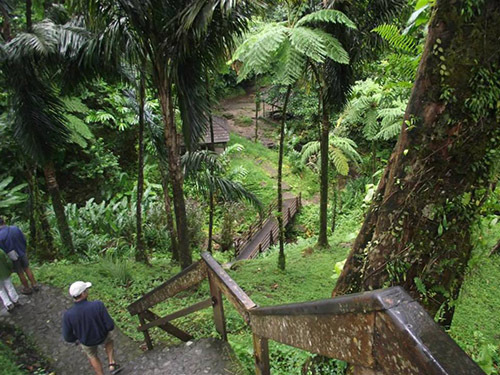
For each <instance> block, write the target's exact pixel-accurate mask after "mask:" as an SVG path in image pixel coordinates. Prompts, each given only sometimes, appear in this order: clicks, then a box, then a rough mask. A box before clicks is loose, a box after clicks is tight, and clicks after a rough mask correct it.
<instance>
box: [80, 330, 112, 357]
mask: <svg viewBox="0 0 500 375" xmlns="http://www.w3.org/2000/svg"><path fill="white" fill-rule="evenodd" d="M113 338H114V331H109V332H108V335H107V336H106V338H105V339H104V341H103V342H102V343H100V344H99V345H107V344H109V343H113V342H114V340H113ZM99 345H95V346H87V345H83V344H80V346H81V347H82V350H83V352H84V353H85V354H86V355H87V357H89V358H96V357H97V348H98V347H99Z"/></svg>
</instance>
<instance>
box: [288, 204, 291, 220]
mask: <svg viewBox="0 0 500 375" xmlns="http://www.w3.org/2000/svg"><path fill="white" fill-rule="evenodd" d="M290 217H291V215H290V207H288V221H287V222H290Z"/></svg>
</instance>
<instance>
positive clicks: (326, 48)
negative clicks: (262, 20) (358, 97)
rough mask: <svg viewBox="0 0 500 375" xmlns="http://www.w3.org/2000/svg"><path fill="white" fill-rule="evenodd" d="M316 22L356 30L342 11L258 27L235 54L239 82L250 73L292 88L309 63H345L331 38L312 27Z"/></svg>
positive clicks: (344, 53) (328, 11) (343, 51)
mask: <svg viewBox="0 0 500 375" xmlns="http://www.w3.org/2000/svg"><path fill="white" fill-rule="evenodd" d="M319 23H323V24H341V25H344V26H346V27H348V28H355V27H356V26H355V25H354V23H353V22H352V21H351V20H350V19H349V18H348V17H347V16H346V15H345V14H343V13H342V12H339V11H336V10H332V9H325V10H320V11H317V12H314V13H311V14H308V15H305V16H303V17H301V18H300V19H299V20H298V21H297V22H294V21H293V20H289V21H286V22H273V23H268V24H265V25H264V26H262V27H260V28H259V29H258V30H257V31H256V32H255V33H254V34H253V35H250V36H249V37H248V38H247V39H246V40H245V41H244V42H243V43H242V44H241V45H240V47H239V48H238V49H237V50H236V51H235V53H234V55H233V61H240V62H242V63H243V66H242V69H241V70H240V71H239V80H240V81H241V80H244V79H245V78H247V77H248V76H249V75H250V74H252V73H253V74H264V73H271V74H272V76H273V78H274V81H275V82H277V83H280V84H283V85H293V84H294V83H295V82H297V80H298V79H299V78H300V77H301V76H302V74H303V72H304V70H305V69H306V64H307V63H308V62H313V63H322V62H324V61H325V59H326V58H329V59H331V60H333V61H335V62H338V63H340V64H348V63H349V56H348V54H347V52H346V50H345V49H344V48H343V47H342V45H341V44H340V42H339V41H338V40H337V39H336V38H335V37H333V36H332V35H330V34H328V33H326V32H324V31H323V30H321V29H319V28H317V27H315V26H316V25H318V24H319Z"/></svg>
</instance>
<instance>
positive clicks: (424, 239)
mask: <svg viewBox="0 0 500 375" xmlns="http://www.w3.org/2000/svg"><path fill="white" fill-rule="evenodd" d="M471 4H472V5H471ZM499 36H500V7H498V1H497V0H483V1H477V2H470V1H465V0H463V1H458V0H438V1H437V4H436V5H435V7H434V14H433V18H432V20H431V23H430V26H429V32H428V36H427V41H426V44H425V48H424V53H423V56H422V60H421V63H420V67H419V70H418V74H417V79H416V82H415V85H414V88H413V91H412V95H411V98H410V101H409V104H408V107H407V110H406V114H405V122H404V124H403V126H402V131H401V135H400V137H399V139H398V142H397V145H396V148H395V149H394V151H393V153H392V155H391V158H390V160H389V163H388V166H387V167H386V169H385V172H384V174H383V176H382V179H381V181H380V184H379V186H378V189H377V192H376V195H375V198H374V202H373V204H372V206H371V208H370V210H369V212H368V214H367V216H366V218H365V221H364V223H363V226H362V228H361V231H360V233H359V235H358V237H357V238H356V241H355V243H354V245H353V249H352V250H351V253H350V254H349V257H348V258H347V261H346V264H345V267H344V270H343V271H342V274H341V276H340V278H339V280H338V282H337V285H336V287H335V290H334V291H333V296H335V295H340V294H345V293H353V292H358V291H363V290H371V289H377V288H383V287H387V286H391V285H402V286H403V287H404V288H405V289H406V290H407V291H408V292H410V294H412V295H413V296H414V297H415V298H417V299H418V300H419V301H420V302H421V303H423V304H424V306H425V307H426V308H427V309H428V311H429V312H430V313H431V314H434V313H436V312H438V311H441V312H442V313H443V315H442V318H443V319H442V323H443V324H445V325H447V324H449V323H450V322H451V317H452V315H453V308H452V307H451V306H450V304H448V302H449V301H450V300H453V299H455V298H456V297H457V296H458V293H459V290H460V287H461V284H462V280H463V276H464V272H465V269H466V266H467V262H468V260H469V258H470V254H471V250H472V243H471V233H470V226H471V224H472V223H473V221H474V220H475V219H476V214H477V202H478V201H479V200H480V199H481V190H482V189H483V191H484V187H485V186H486V185H487V184H488V181H489V178H490V174H491V167H490V166H491V165H492V164H493V162H494V161H493V160H492V159H494V158H497V151H496V150H498V146H499V144H500V142H499V139H500V127H499V126H498V120H499V118H500V113H499V107H498V105H497V103H498V101H499V100H500V73H499V67H500V50H499V49H498V38H499Z"/></svg>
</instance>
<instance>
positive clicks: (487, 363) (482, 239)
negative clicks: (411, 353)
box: [450, 223, 500, 374]
mask: <svg viewBox="0 0 500 375" xmlns="http://www.w3.org/2000/svg"><path fill="white" fill-rule="evenodd" d="M483 227H484V228H485V229H484V231H483V233H481V235H479V236H478V238H477V240H476V241H477V244H478V246H477V247H476V249H475V251H474V255H473V258H472V259H471V261H470V262H469V270H468V274H467V276H466V278H465V281H464V284H463V286H462V289H461V291H460V297H459V299H458V301H457V305H456V308H455V315H454V316H453V322H452V326H451V329H450V335H451V336H452V337H453V338H454V339H455V340H456V341H457V342H458V344H459V345H460V346H461V347H462V348H463V349H464V350H465V351H466V352H467V353H468V354H469V355H470V356H471V357H472V358H473V359H475V360H476V361H478V363H479V364H480V365H481V367H482V368H483V370H485V372H486V373H487V374H500V369H499V367H498V366H499V365H500V313H499V311H498V310H499V308H500V288H499V287H498V285H499V281H500V255H493V256H491V257H489V256H488V254H489V251H490V249H491V248H492V247H493V246H494V245H495V243H496V241H497V240H498V233H499V231H500V225H498V224H497V225H492V226H489V225H487V224H486V223H485V224H483ZM495 366H496V367H495Z"/></svg>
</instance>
